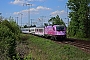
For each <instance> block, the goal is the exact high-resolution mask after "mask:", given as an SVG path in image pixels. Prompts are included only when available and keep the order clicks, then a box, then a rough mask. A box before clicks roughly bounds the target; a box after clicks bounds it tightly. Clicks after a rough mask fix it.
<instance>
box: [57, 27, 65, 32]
mask: <svg viewBox="0 0 90 60" xmlns="http://www.w3.org/2000/svg"><path fill="white" fill-rule="evenodd" d="M56 30H57V31H64V26H56Z"/></svg>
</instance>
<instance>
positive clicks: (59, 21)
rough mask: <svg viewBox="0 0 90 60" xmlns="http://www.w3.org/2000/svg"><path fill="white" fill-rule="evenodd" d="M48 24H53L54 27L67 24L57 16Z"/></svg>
mask: <svg viewBox="0 0 90 60" xmlns="http://www.w3.org/2000/svg"><path fill="white" fill-rule="evenodd" d="M48 22H52V25H55V24H57V25H64V26H65V23H64V22H63V20H62V19H60V17H59V15H57V16H56V17H51V19H50V20H49V21H48Z"/></svg>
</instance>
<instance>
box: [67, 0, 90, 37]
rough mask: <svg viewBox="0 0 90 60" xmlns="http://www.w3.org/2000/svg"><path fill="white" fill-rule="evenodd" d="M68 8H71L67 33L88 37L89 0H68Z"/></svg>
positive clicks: (89, 27)
mask: <svg viewBox="0 0 90 60" xmlns="http://www.w3.org/2000/svg"><path fill="white" fill-rule="evenodd" d="M67 6H68V8H69V9H70V10H71V12H70V13H69V18H70V19H71V21H70V25H69V35H70V36H76V37H81V38H88V37H90V35H89V34H90V32H89V31H90V25H89V23H90V19H89V18H88V16H89V14H90V11H89V9H90V8H89V7H90V0H68V3H67Z"/></svg>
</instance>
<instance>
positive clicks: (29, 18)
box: [26, 3, 32, 26]
mask: <svg viewBox="0 0 90 60" xmlns="http://www.w3.org/2000/svg"><path fill="white" fill-rule="evenodd" d="M30 5H31V6H32V4H29V3H28V4H26V6H29V7H28V25H29V26H30Z"/></svg>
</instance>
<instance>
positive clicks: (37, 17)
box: [0, 0, 68, 26]
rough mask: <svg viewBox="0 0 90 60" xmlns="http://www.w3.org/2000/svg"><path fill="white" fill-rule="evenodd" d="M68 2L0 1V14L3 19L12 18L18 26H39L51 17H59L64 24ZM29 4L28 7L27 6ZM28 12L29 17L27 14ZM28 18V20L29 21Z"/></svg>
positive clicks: (51, 0)
mask: <svg viewBox="0 0 90 60" xmlns="http://www.w3.org/2000/svg"><path fill="white" fill-rule="evenodd" d="M67 1H68V0H2V1H0V13H2V14H1V16H3V17H4V18H9V17H10V16H11V17H13V18H14V20H15V21H16V22H17V18H16V17H18V25H20V26H21V25H22V26H23V25H29V21H30V25H31V22H32V25H34V24H35V25H37V26H41V25H43V23H47V22H48V20H49V19H50V18H51V17H55V16H56V15H59V17H60V18H62V19H63V21H64V22H65V23H67V22H68V19H67V8H66V3H67ZM27 4H30V5H27ZM28 12H30V17H29V13H28ZM29 18H30V19H29Z"/></svg>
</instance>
